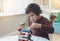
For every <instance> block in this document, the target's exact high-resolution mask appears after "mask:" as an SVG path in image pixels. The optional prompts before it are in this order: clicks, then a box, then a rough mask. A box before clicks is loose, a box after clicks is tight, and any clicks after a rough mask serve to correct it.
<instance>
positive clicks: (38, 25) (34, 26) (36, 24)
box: [31, 23, 41, 28]
mask: <svg viewBox="0 0 60 41" xmlns="http://www.w3.org/2000/svg"><path fill="white" fill-rule="evenodd" d="M31 28H41V24H38V23H32V24H31Z"/></svg>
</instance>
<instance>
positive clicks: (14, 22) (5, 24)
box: [0, 15, 28, 37]
mask: <svg viewBox="0 0 60 41" xmlns="http://www.w3.org/2000/svg"><path fill="white" fill-rule="evenodd" d="M27 19H28V17H27V16H26V15H14V16H5V17H0V37H1V36H2V35H3V36H4V35H5V34H8V33H11V32H14V31H16V28H17V27H18V25H19V23H20V22H21V21H22V20H24V21H26V24H27V22H28V20H27Z"/></svg>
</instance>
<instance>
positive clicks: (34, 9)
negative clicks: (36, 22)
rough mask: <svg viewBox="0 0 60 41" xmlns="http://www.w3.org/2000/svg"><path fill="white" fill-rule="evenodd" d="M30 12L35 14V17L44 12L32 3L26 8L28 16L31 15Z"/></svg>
mask: <svg viewBox="0 0 60 41" xmlns="http://www.w3.org/2000/svg"><path fill="white" fill-rule="evenodd" d="M30 12H34V13H35V15H40V14H41V13H42V10H41V8H40V7H39V5H37V4H36V3H31V4H29V5H28V7H27V8H26V14H29V13H30Z"/></svg>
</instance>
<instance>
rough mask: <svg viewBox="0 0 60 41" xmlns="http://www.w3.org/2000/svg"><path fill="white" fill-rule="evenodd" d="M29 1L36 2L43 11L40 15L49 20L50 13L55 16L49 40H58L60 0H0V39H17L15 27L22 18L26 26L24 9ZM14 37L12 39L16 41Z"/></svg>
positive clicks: (26, 17)
mask: <svg viewBox="0 0 60 41" xmlns="http://www.w3.org/2000/svg"><path fill="white" fill-rule="evenodd" d="M30 3H36V4H38V5H39V6H40V7H41V9H42V11H43V14H42V16H44V17H46V18H47V19H48V20H49V21H51V19H50V15H54V16H56V18H55V19H54V20H53V27H54V34H52V35H51V34H50V35H49V37H50V41H60V28H59V27H60V5H59V4H60V0H0V41H4V40H6V41H8V40H7V38H8V37H9V38H10V39H11V38H14V37H15V38H16V39H17V37H16V36H17V35H18V31H17V30H16V28H17V27H19V24H20V22H21V21H23V20H24V21H25V22H26V26H28V24H29V21H28V16H27V15H26V14H25V9H26V7H27V5H28V4H30ZM12 36H13V37H12ZM15 38H14V39H15ZM3 39H4V40H3ZM14 39H12V40H13V41H17V40H16V39H15V40H14ZM10 41H11V40H10Z"/></svg>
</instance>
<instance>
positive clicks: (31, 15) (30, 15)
mask: <svg viewBox="0 0 60 41" xmlns="http://www.w3.org/2000/svg"><path fill="white" fill-rule="evenodd" d="M28 16H29V17H30V19H31V20H32V21H34V22H35V21H36V19H37V15H35V14H34V13H33V12H30V13H29V14H28Z"/></svg>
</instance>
